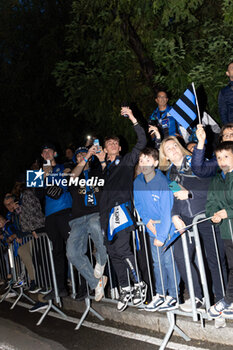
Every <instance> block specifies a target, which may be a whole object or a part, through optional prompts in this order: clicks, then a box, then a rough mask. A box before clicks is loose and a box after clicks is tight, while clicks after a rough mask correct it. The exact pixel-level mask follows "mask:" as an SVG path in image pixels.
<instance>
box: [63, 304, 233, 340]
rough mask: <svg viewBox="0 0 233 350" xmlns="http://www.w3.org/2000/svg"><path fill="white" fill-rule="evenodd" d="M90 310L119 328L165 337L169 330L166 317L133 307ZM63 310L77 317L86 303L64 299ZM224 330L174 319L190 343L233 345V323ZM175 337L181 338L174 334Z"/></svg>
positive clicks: (188, 319) (106, 306) (98, 306)
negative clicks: (158, 334)
mask: <svg viewBox="0 0 233 350" xmlns="http://www.w3.org/2000/svg"><path fill="white" fill-rule="evenodd" d="M92 307H93V309H94V310H96V311H97V312H99V313H100V314H101V316H103V317H104V318H105V319H107V320H111V321H114V322H117V323H119V324H128V325H129V326H135V327H139V328H142V329H149V330H151V331H156V332H160V333H163V334H165V333H166V332H167V331H168V328H169V322H168V319H167V317H166V313H160V312H146V311H139V310H138V309H137V308H135V307H128V308H127V309H126V310H125V311H124V312H121V313H120V312H117V310H116V306H115V304H113V303H105V302H98V303H97V302H95V301H92ZM63 308H64V310H67V311H68V310H70V311H74V312H78V313H83V312H84V311H85V302H84V301H81V302H80V301H76V300H74V299H72V298H63ZM226 322H227V325H226V327H225V328H219V329H216V328H215V326H214V321H206V322H205V326H204V328H203V327H202V325H201V322H200V321H199V322H193V321H192V318H191V317H185V316H181V315H177V316H176V325H177V326H178V327H179V328H181V330H182V331H183V332H184V333H185V334H187V335H188V336H189V337H190V338H191V339H195V340H202V341H208V342H213V343H215V344H216V343H218V344H225V345H231V346H232V344H233V322H232V321H231V320H226ZM174 335H176V336H179V337H180V335H179V334H178V333H176V332H174Z"/></svg>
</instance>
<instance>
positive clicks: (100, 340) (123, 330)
mask: <svg viewBox="0 0 233 350" xmlns="http://www.w3.org/2000/svg"><path fill="white" fill-rule="evenodd" d="M10 306H11V304H10V303H9V302H6V301H4V302H3V303H1V304H0V350H69V349H72V350H76V349H77V350H157V349H159V345H160V344H161V342H162V336H161V334H156V333H155V332H150V331H148V330H145V331H144V330H142V329H135V328H134V327H123V326H122V325H121V326H119V325H118V324H116V323H113V322H111V323H110V322H109V321H108V320H105V321H103V322H100V321H97V320H96V318H95V319H93V318H91V317H88V319H87V322H86V323H85V326H82V327H81V328H80V329H79V330H74V328H75V326H76V324H75V321H74V322H72V320H71V321H70V322H67V321H64V320H61V319H58V318H56V317H52V316H47V317H46V318H45V320H44V321H43V323H42V324H41V325H40V326H36V323H37V321H38V320H39V318H40V316H41V314H40V313H38V312H37V313H29V312H28V309H27V308H25V307H20V306H16V307H15V308H14V309H13V310H10ZM71 316H73V315H71ZM79 316H80V315H79ZM75 317H78V316H77V315H75ZM167 349H174V350H201V349H211V350H230V349H231V350H232V347H229V346H221V347H219V345H216V344H213V343H203V342H197V341H191V342H185V341H183V340H182V339H181V338H177V337H174V336H173V337H172V340H171V342H169V344H168V347H167Z"/></svg>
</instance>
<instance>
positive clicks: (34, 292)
mask: <svg viewBox="0 0 233 350" xmlns="http://www.w3.org/2000/svg"><path fill="white" fill-rule="evenodd" d="M39 291H40V288H37V289H35V290H29V291H28V292H29V293H31V294H36V293H38V292H39Z"/></svg>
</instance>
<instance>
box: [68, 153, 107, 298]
mask: <svg viewBox="0 0 233 350" xmlns="http://www.w3.org/2000/svg"><path fill="white" fill-rule="evenodd" d="M96 152H97V147H96V146H92V147H91V148H90V149H89V150H88V149H87V148H85V147H79V148H78V149H77V150H76V152H75V154H76V160H77V166H76V167H75V168H74V169H73V170H72V174H71V178H73V180H74V181H75V179H76V180H78V181H77V184H76V185H73V186H71V187H70V192H71V195H72V198H73V204H72V218H71V221H70V222H69V225H70V227H71V231H70V235H69V238H68V240H67V247H66V251H67V258H68V260H69V261H70V262H71V263H72V264H73V265H74V266H75V267H76V269H77V270H78V271H79V272H80V273H81V275H82V276H83V277H84V278H85V280H86V281H87V282H88V284H89V286H90V288H91V289H95V300H96V301H100V300H101V299H102V298H103V296H104V287H105V285H106V283H107V277H106V276H103V272H104V268H105V264H106V261H107V253H106V247H105V246H104V243H103V233H102V230H101V226H100V215H99V201H100V196H101V192H102V191H101V186H103V184H104V180H103V179H102V169H101V166H100V164H99V166H100V168H99V169H98V166H97V167H96V166H95V167H94V166H92V157H93V156H94V155H98V153H96ZM97 179H98V181H97ZM89 234H90V235H91V239H92V241H93V243H94V245H95V248H96V265H95V268H94V269H93V267H92V265H91V263H90V260H89V258H88V257H87V255H86V253H87V248H88V238H89Z"/></svg>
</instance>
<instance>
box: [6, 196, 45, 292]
mask: <svg viewBox="0 0 233 350" xmlns="http://www.w3.org/2000/svg"><path fill="white" fill-rule="evenodd" d="M12 199H13V197H12ZM7 201H9V198H8V197H7V199H5V202H4V203H5V205H6V206H7ZM0 228H1V229H2V231H3V235H4V241H5V243H6V244H7V245H9V244H13V247H14V250H13V251H14V256H17V255H19V256H20V258H21V259H22V261H23V263H24V265H25V266H26V269H27V272H28V275H29V279H30V286H29V290H28V291H29V292H30V293H33V294H34V293H37V292H38V291H39V289H40V288H39V287H38V286H37V285H36V283H35V270H34V267H33V262H32V255H31V250H30V244H29V242H27V243H24V242H23V239H22V235H21V233H20V231H19V230H18V229H17V228H16V227H15V226H14V224H13V223H12V222H11V221H9V220H7V219H5V218H4V217H3V216H0ZM25 284H26V282H25V276H22V277H20V278H19V279H18V281H17V282H16V283H15V284H14V286H13V287H14V288H19V287H23V286H24V285H25Z"/></svg>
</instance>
